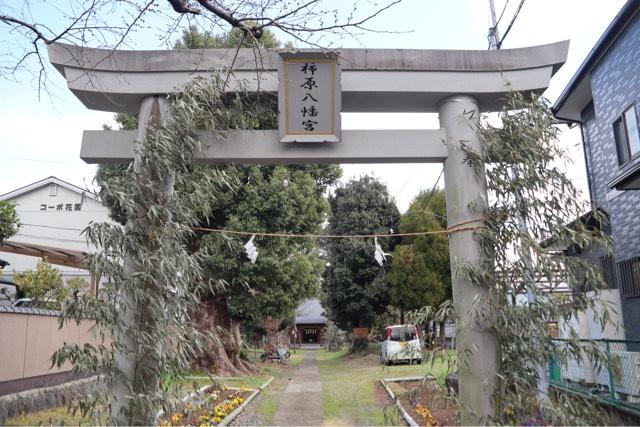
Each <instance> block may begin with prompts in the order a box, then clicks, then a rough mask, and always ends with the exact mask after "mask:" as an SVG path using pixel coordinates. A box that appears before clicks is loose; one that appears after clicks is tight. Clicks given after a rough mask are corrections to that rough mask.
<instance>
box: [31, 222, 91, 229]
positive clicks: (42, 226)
mask: <svg viewBox="0 0 640 427" xmlns="http://www.w3.org/2000/svg"><path fill="white" fill-rule="evenodd" d="M20 225H26V226H29V227H41V228H53V229H55V230H70V231H84V229H82V228H70V227H56V226H55V225H42V224H26V223H24V222H21V223H20Z"/></svg>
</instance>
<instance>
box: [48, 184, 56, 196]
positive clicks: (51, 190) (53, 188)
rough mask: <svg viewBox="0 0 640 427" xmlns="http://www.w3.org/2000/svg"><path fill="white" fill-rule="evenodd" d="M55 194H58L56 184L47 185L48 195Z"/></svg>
mask: <svg viewBox="0 0 640 427" xmlns="http://www.w3.org/2000/svg"><path fill="white" fill-rule="evenodd" d="M56 194H58V184H55V183H53V182H52V183H51V184H49V195H50V196H55V195H56Z"/></svg>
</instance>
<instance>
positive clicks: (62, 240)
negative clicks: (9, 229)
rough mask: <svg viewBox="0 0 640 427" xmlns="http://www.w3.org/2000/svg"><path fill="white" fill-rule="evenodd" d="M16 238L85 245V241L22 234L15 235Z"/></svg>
mask: <svg viewBox="0 0 640 427" xmlns="http://www.w3.org/2000/svg"><path fill="white" fill-rule="evenodd" d="M15 235H16V236H22V237H30V238H32V239H44V240H53V241H56V242H73V243H85V244H86V243H87V241H86V240H79V239H64V238H62V237H46V236H34V235H33V234H23V233H16V234H15Z"/></svg>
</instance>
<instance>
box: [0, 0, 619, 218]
mask: <svg viewBox="0 0 640 427" xmlns="http://www.w3.org/2000/svg"><path fill="white" fill-rule="evenodd" d="M12 1H16V2H17V0H9V3H11V2H12ZM328 3H329V4H333V5H341V4H346V3H351V2H342V1H339V0H328ZM373 3H374V2H373V1H371V0H361V1H360V3H359V8H360V9H361V10H365V11H366V9H367V8H370V7H371V4H373ZM518 3H519V0H509V1H508V2H506V1H505V0H495V4H496V10H497V13H498V14H500V13H501V11H502V10H503V8H504V10H505V12H504V15H503V18H502V20H501V22H500V24H499V31H500V33H501V34H502V33H504V31H505V29H506V27H507V26H508V24H509V21H510V20H511V18H512V16H513V15H514V12H515V9H516V7H517V5H518ZM505 4H506V8H505V7H504V6H505ZM623 4H624V0H606V1H602V0H553V1H552V0H526V1H525V2H524V5H523V7H522V9H521V11H520V13H519V15H518V17H517V19H516V20H515V22H514V25H513V27H512V28H511V30H510V32H509V34H508V36H507V37H506V39H505V41H504V44H503V46H502V48H503V49H509V48H517V47H526V46H534V45H539V44H545V43H552V42H556V41H561V40H570V41H571V45H570V48H569V56H568V60H567V62H566V64H565V65H564V66H563V67H562V68H561V69H560V71H559V72H558V73H557V74H556V75H555V77H554V78H553V79H552V81H551V84H550V86H549V89H548V90H547V92H545V94H544V95H545V96H546V97H547V98H548V99H549V100H550V101H551V102H553V101H555V100H556V98H557V97H558V96H559V94H560V93H561V91H562V90H563V88H564V87H565V86H566V84H567V83H568V82H569V80H570V79H571V77H572V76H573V75H574V73H575V72H576V70H577V68H578V67H579V66H580V64H581V63H582V61H583V60H584V59H585V57H586V56H587V54H588V52H589V51H590V49H591V48H592V47H593V45H594V44H595V42H596V41H597V40H598V38H599V37H600V36H601V34H602V33H603V32H604V30H605V28H606V27H607V25H608V24H609V23H610V22H611V20H612V19H613V17H614V16H615V15H616V13H617V12H618V11H619V10H620V8H621V7H622V5H623ZM159 7H160V8H165V9H167V10H168V11H169V5H168V2H162V1H160V2H159ZM114 13H115V12H114ZM53 16H54V14H47V16H45V17H44V18H43V19H44V20H45V21H46V20H48V19H53ZM114 19H117V16H116V15H114ZM0 25H1V24H0ZM490 26H491V20H490V15H489V0H446V1H445V0H404V1H403V2H402V3H400V4H398V5H396V6H394V7H393V8H391V9H389V10H388V11H386V12H385V13H383V14H382V15H380V16H379V17H377V18H376V19H375V20H374V21H373V22H372V24H371V27H373V28H376V29H378V30H381V31H382V32H378V33H366V34H362V35H360V36H359V37H358V40H354V39H337V38H333V37H327V38H326V39H325V41H326V42H328V43H331V44H332V45H333V46H334V47H345V48H346V47H354V48H358V47H360V48H362V47H367V48H399V49H479V50H483V49H487V47H488V42H487V33H488V29H489V27H490ZM153 28H154V23H153V22H146V23H145V24H144V27H143V28H141V29H140V30H139V31H138V32H137V33H134V34H133V35H132V38H131V41H130V42H129V43H128V44H127V45H126V47H127V48H128V49H164V48H166V43H165V44H163V43H162V42H161V41H160V38H161V37H160V36H159V33H158V31H154V29H153ZM276 36H277V37H278V38H279V39H280V40H282V41H286V40H287V38H286V37H285V36H283V35H282V34H278V33H276ZM172 41H173V40H170V42H172ZM0 43H3V44H4V45H5V46H8V47H9V49H10V50H11V49H17V46H16V44H17V43H18V40H17V39H16V38H15V37H14V35H13V34H11V33H9V32H7V30H6V28H2V27H0ZM301 47H302V46H301ZM0 50H1V49H0ZM47 76H48V79H49V85H48V88H49V91H48V92H47V93H44V92H39V91H38V85H37V81H36V80H34V78H33V77H32V76H29V75H20V76H18V77H19V79H18V81H15V80H14V79H7V78H6V77H7V76H4V77H5V78H1V77H0V94H1V98H0V99H1V101H0V164H2V168H1V172H0V194H4V193H6V192H9V191H12V190H14V189H16V188H19V187H21V186H24V185H28V184H30V183H32V182H35V181H38V180H40V179H43V178H46V177H48V176H51V175H54V176H56V177H58V178H60V179H63V180H65V181H68V182H71V183H73V184H75V185H78V186H88V187H92V186H93V184H92V180H93V176H94V174H95V169H96V167H95V166H93V165H86V164H84V163H83V162H82V161H81V160H80V159H79V153H80V142H81V137H82V131H83V130H89V129H102V126H103V124H109V125H113V124H114V123H113V114H112V113H105V112H97V111H91V110H87V109H86V108H85V107H84V106H83V105H82V104H81V103H80V102H79V101H78V100H77V99H76V98H75V97H74V96H73V95H72V94H71V92H70V91H68V90H67V89H66V83H65V81H64V79H63V78H62V76H61V75H60V74H58V73H57V71H55V70H53V69H52V68H49V69H48V74H47ZM342 125H343V129H432V128H437V127H438V121H437V117H436V116H435V115H433V114H431V115H430V114H355V113H351V114H343V117H342ZM562 130H563V134H562V136H561V143H562V144H563V146H565V148H567V150H569V153H570V156H571V158H572V160H573V162H574V165H575V166H573V167H569V168H567V173H568V175H569V176H570V178H571V179H572V180H573V181H574V182H575V184H576V185H577V186H578V188H580V189H582V190H583V191H584V193H585V198H586V197H588V196H587V195H586V193H587V184H586V176H585V173H584V159H583V156H582V148H581V146H580V132H579V129H577V128H573V129H568V128H567V127H566V126H563V127H562ZM441 169H442V166H441V165H440V164H399V165H343V171H344V176H343V178H342V180H343V182H346V181H348V180H349V179H351V178H357V177H359V176H361V175H363V174H369V175H374V176H375V177H377V178H378V179H380V180H381V181H382V182H384V183H385V184H386V185H387V187H388V188H389V193H390V195H391V196H392V197H393V198H394V199H395V200H396V202H397V204H398V207H399V208H400V210H401V211H405V210H406V209H407V208H408V206H409V204H410V203H411V200H412V199H413V198H414V197H415V196H416V195H417V194H418V193H419V192H420V191H421V190H427V191H428V190H430V189H431V188H432V187H433V186H434V184H435V182H436V180H437V178H438V175H439V174H440V171H441ZM442 185H443V180H442V179H441V180H440V182H439V185H438V186H439V187H442Z"/></svg>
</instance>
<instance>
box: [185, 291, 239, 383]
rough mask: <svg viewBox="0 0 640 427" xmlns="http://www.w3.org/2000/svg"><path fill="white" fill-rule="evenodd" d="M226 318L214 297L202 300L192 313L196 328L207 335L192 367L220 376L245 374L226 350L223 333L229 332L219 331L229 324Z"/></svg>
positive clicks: (224, 311)
mask: <svg viewBox="0 0 640 427" xmlns="http://www.w3.org/2000/svg"><path fill="white" fill-rule="evenodd" d="M227 318H228V316H227V310H226V308H225V307H224V306H223V305H222V304H218V303H217V302H216V301H215V300H214V299H206V300H204V301H202V303H201V305H200V307H199V310H198V311H197V312H196V313H195V314H194V321H195V323H196V326H197V328H198V329H199V330H200V331H201V332H203V333H206V334H208V336H207V338H206V340H205V348H204V349H203V351H202V352H201V354H200V355H199V356H198V357H197V358H195V359H194V360H193V362H192V364H191V365H192V367H193V369H195V370H200V371H205V372H215V373H217V374H218V375H221V376H242V375H244V374H245V372H243V370H241V369H239V368H238V367H236V366H235V365H234V363H233V361H232V360H231V358H229V355H228V354H227V351H226V347H227V346H226V345H225V341H228V340H227V339H226V338H225V335H229V334H228V332H227V333H225V332H224V331H221V328H224V327H225V326H227V325H228V324H229V322H228V321H227Z"/></svg>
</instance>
